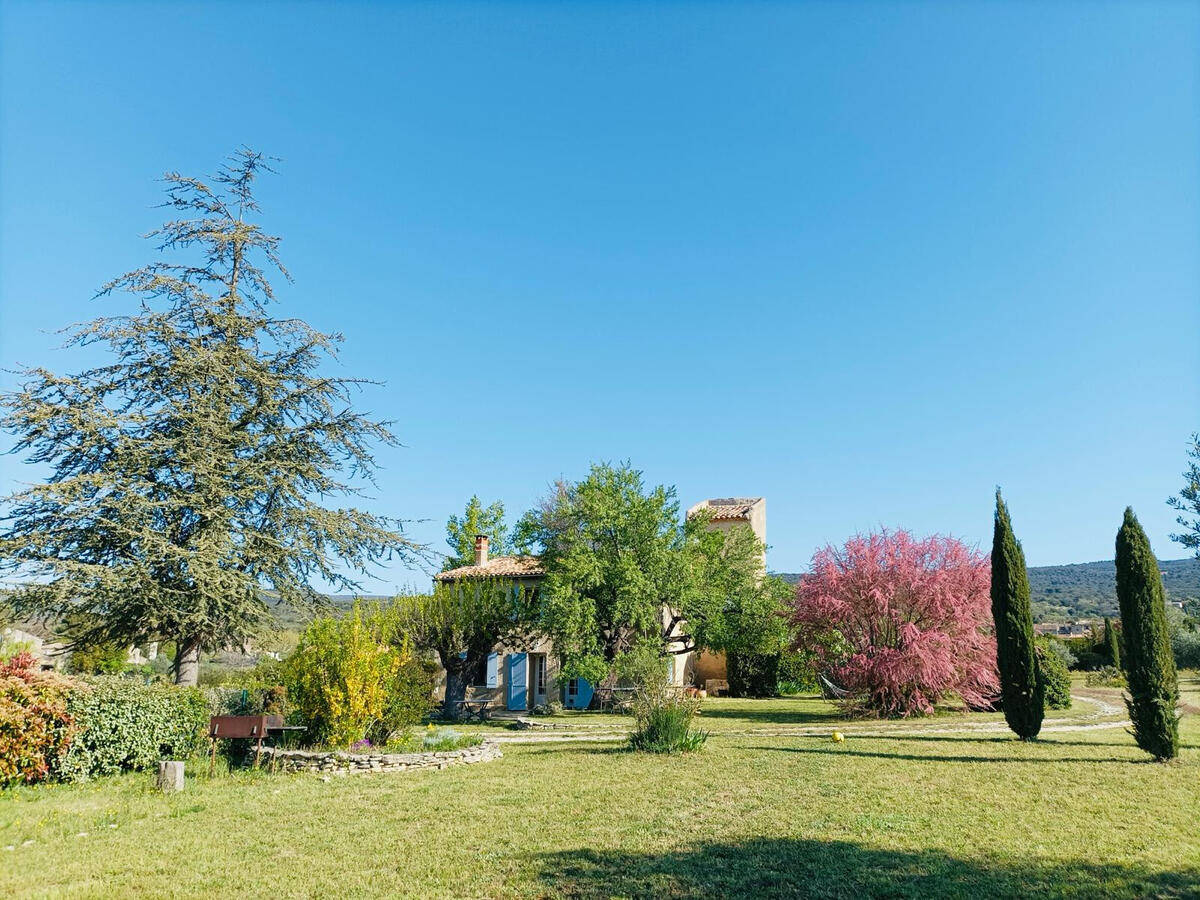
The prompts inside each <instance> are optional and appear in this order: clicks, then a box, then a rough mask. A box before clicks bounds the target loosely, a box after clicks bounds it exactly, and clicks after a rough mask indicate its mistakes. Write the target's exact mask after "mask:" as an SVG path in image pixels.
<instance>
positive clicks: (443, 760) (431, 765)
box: [262, 740, 504, 775]
mask: <svg viewBox="0 0 1200 900" xmlns="http://www.w3.org/2000/svg"><path fill="white" fill-rule="evenodd" d="M262 752H263V757H264V758H265V759H266V760H268V761H269V762H270V764H271V767H272V768H278V769H279V770H281V771H284V772H309V773H311V774H314V775H369V774H371V773H373V772H416V771H419V770H422V769H447V768H449V767H450V766H465V765H470V764H472V763H482V762H491V761H492V760H494V759H500V758H501V757H502V756H503V755H504V754H503V753H501V752H500V745H499V744H497V743H495V742H494V741H488V740H485V741H484V742H483V743H482V744H479V745H477V746H475V747H464V748H462V749H461V750H434V751H430V752H428V753H347V752H346V751H344V750H280V749H278V748H276V747H263V751H262Z"/></svg>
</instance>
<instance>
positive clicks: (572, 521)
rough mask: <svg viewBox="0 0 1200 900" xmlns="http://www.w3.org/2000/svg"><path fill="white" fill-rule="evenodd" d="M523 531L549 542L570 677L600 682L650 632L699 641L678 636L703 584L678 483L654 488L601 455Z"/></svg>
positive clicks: (683, 645)
mask: <svg viewBox="0 0 1200 900" xmlns="http://www.w3.org/2000/svg"><path fill="white" fill-rule="evenodd" d="M518 540H519V543H522V544H525V545H533V546H537V547H540V548H541V550H542V553H543V558H544V564H545V567H546V570H547V576H546V580H545V582H544V584H543V585H542V603H541V607H542V621H543V625H544V628H545V630H546V631H547V632H548V633H549V634H550V635H551V637H553V639H554V648H555V651H556V653H557V654H558V655H559V658H560V661H561V664H562V674H563V676H564V677H567V678H576V677H579V678H586V679H587V680H588V681H591V682H592V683H594V684H595V683H600V682H602V681H604V680H605V679H606V678H608V677H610V676H611V675H612V674H613V672H614V666H615V664H616V663H617V660H618V659H619V658H620V657H621V656H622V655H623V654H625V653H627V652H629V651H630V650H632V649H633V647H634V646H635V645H637V644H638V643H639V642H640V641H643V640H645V639H653V640H655V641H657V642H658V643H659V645H660V646H661V647H662V648H663V650H664V652H666V650H667V649H668V648H670V649H672V650H677V651H679V652H685V651H686V650H690V649H692V648H694V647H695V642H694V641H693V640H692V639H691V638H690V636H687V635H683V636H681V638H680V639H679V640H678V641H673V640H671V638H672V637H673V636H674V635H676V633H677V631H678V628H679V626H680V624H681V622H682V621H683V618H682V616H681V615H680V612H679V611H680V610H682V609H684V608H685V606H686V605H687V602H688V601H689V600H690V599H691V597H690V592H691V591H692V590H693V589H694V584H695V582H694V580H693V578H692V573H691V571H690V569H689V562H688V557H687V554H686V553H685V552H684V547H685V535H684V529H683V528H682V527H681V525H680V522H679V504H678V503H677V502H676V500H675V490H674V488H667V487H663V486H662V485H659V486H657V487H655V488H652V489H650V490H647V489H646V487H645V485H644V483H643V480H642V473H641V472H639V471H637V470H635V469H633V468H632V467H631V466H630V465H629V464H628V463H624V464H621V465H617V466H613V465H610V464H607V463H602V464H596V465H593V466H592V469H591V472H590V473H589V474H588V477H587V478H585V479H583V480H582V481H579V482H577V483H573V484H566V483H560V484H559V485H558V486H557V487H556V490H555V492H554V494H553V495H552V496H551V497H549V498H547V499H546V500H544V501H543V502H542V504H541V505H540V506H539V508H538V509H536V510H533V511H531V512H529V513H527V514H526V515H525V516H524V517H523V519H522V521H521V523H520V525H519V526H518ZM664 665H665V664H664Z"/></svg>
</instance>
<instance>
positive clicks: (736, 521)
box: [434, 497, 767, 712]
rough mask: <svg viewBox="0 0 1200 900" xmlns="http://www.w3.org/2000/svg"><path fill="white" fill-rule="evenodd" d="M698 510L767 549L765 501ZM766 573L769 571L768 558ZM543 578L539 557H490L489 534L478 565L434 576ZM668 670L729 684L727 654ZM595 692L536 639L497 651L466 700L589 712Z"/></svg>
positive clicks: (478, 543) (674, 662) (738, 500)
mask: <svg viewBox="0 0 1200 900" xmlns="http://www.w3.org/2000/svg"><path fill="white" fill-rule="evenodd" d="M700 509H707V510H710V511H711V512H712V520H711V522H710V524H709V527H710V528H711V529H713V530H719V531H727V530H728V529H730V528H733V527H736V526H738V525H746V526H749V527H750V528H751V529H752V530H753V531H754V534H755V535H756V536H757V537H758V539H759V540H760V541H763V542H764V544H765V542H766V533H767V506H766V500H764V499H763V498H762V497H734V498H723V499H714V500H704V501H702V502H700V503H697V504H696V505H695V506H693V507H691V508H690V509H689V510H688V515H689V516H691V515H694V514H695V512H696V511H697V510H700ZM763 570H764V572H765V571H766V554H765V553H764V555H763ZM545 575H546V570H545V568H543V566H542V560H541V558H540V557H538V556H491V555H490V554H489V553H488V538H487V535H477V536H476V537H475V562H474V564H473V565H469V566H460V567H458V568H455V569H449V570H447V571H445V572H439V573H438V574H437V575H435V576H434V581H435V582H440V583H451V582H455V581H462V580H465V579H476V578H502V579H506V580H510V581H514V582H516V583H517V584H519V585H521V586H523V587H531V588H534V589H536V588H537V586H538V584H539V583H540V582H541V581H542V579H543V578H544V577H545ZM669 614H670V612H669V610H664V611H663V615H664V626H665V625H666V624H667V622H668V621H669V619H668V618H667V617H668V616H669ZM669 665H670V680H671V683H672V684H676V685H680V686H684V685H695V686H697V687H705V686H706V685H707V683H708V681H710V680H711V681H713V682H714V686H716V685H719V684H720V683H722V682H723V681H724V680H725V657H724V655H723V654H708V653H704V652H703V651H701V652H699V653H691V652H689V653H681V654H676V655H673V656H672V657H671V659H670V661H669ZM593 693H594V688H593V686H592V685H590V684H589V683H588V682H587V681H586V680H585V679H582V678H571V679H566V680H561V679H559V678H558V661H557V659H556V657H555V654H554V646H553V644H552V643H551V641H550V640H549V639H548V638H541V639H538V640H536V641H535V642H534V643H532V644H530V645H524V646H516V647H508V646H500V647H496V648H495V649H494V650H493V652H492V653H490V654H488V657H487V659H486V661H485V662H484V663H483V664H481V665H480V666H479V668H478V670H477V671H476V672H474V673H473V674H472V677H471V679H470V681H469V683H468V685H467V699H469V700H490V701H492V702H493V704H494V705H496V706H498V707H502V708H504V709H507V710H511V711H514V712H520V711H523V710H530V709H533V708H534V707H538V706H544V705H545V704H546V703H548V702H550V701H551V700H559V701H561V702H562V704H563V706H564V707H566V708H567V709H586V708H587V707H588V705H589V704H590V703H591V702H592V696H593Z"/></svg>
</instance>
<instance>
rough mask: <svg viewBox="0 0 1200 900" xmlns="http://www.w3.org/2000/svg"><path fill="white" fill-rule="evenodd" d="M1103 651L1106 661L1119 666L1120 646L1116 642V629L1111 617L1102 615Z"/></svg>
mask: <svg viewBox="0 0 1200 900" xmlns="http://www.w3.org/2000/svg"><path fill="white" fill-rule="evenodd" d="M1104 653H1105V655H1106V656H1108V661H1109V662H1110V663H1112V664H1113V665H1114V666H1116V667H1117V668H1118V669H1119V668H1121V648H1120V646H1119V645H1118V644H1117V630H1116V629H1115V628H1113V623H1112V619H1110V618H1108V616H1105V617H1104Z"/></svg>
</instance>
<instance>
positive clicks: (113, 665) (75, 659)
mask: <svg viewBox="0 0 1200 900" xmlns="http://www.w3.org/2000/svg"><path fill="white" fill-rule="evenodd" d="M70 665H71V671H72V672H77V673H80V674H83V675H120V674H121V673H122V672H124V671H125V670H126V669H128V668H129V648H128V647H122V646H121V645H120V644H92V645H91V646H89V647H78V648H76V649H75V650H74V651H72V653H71V661H70Z"/></svg>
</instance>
